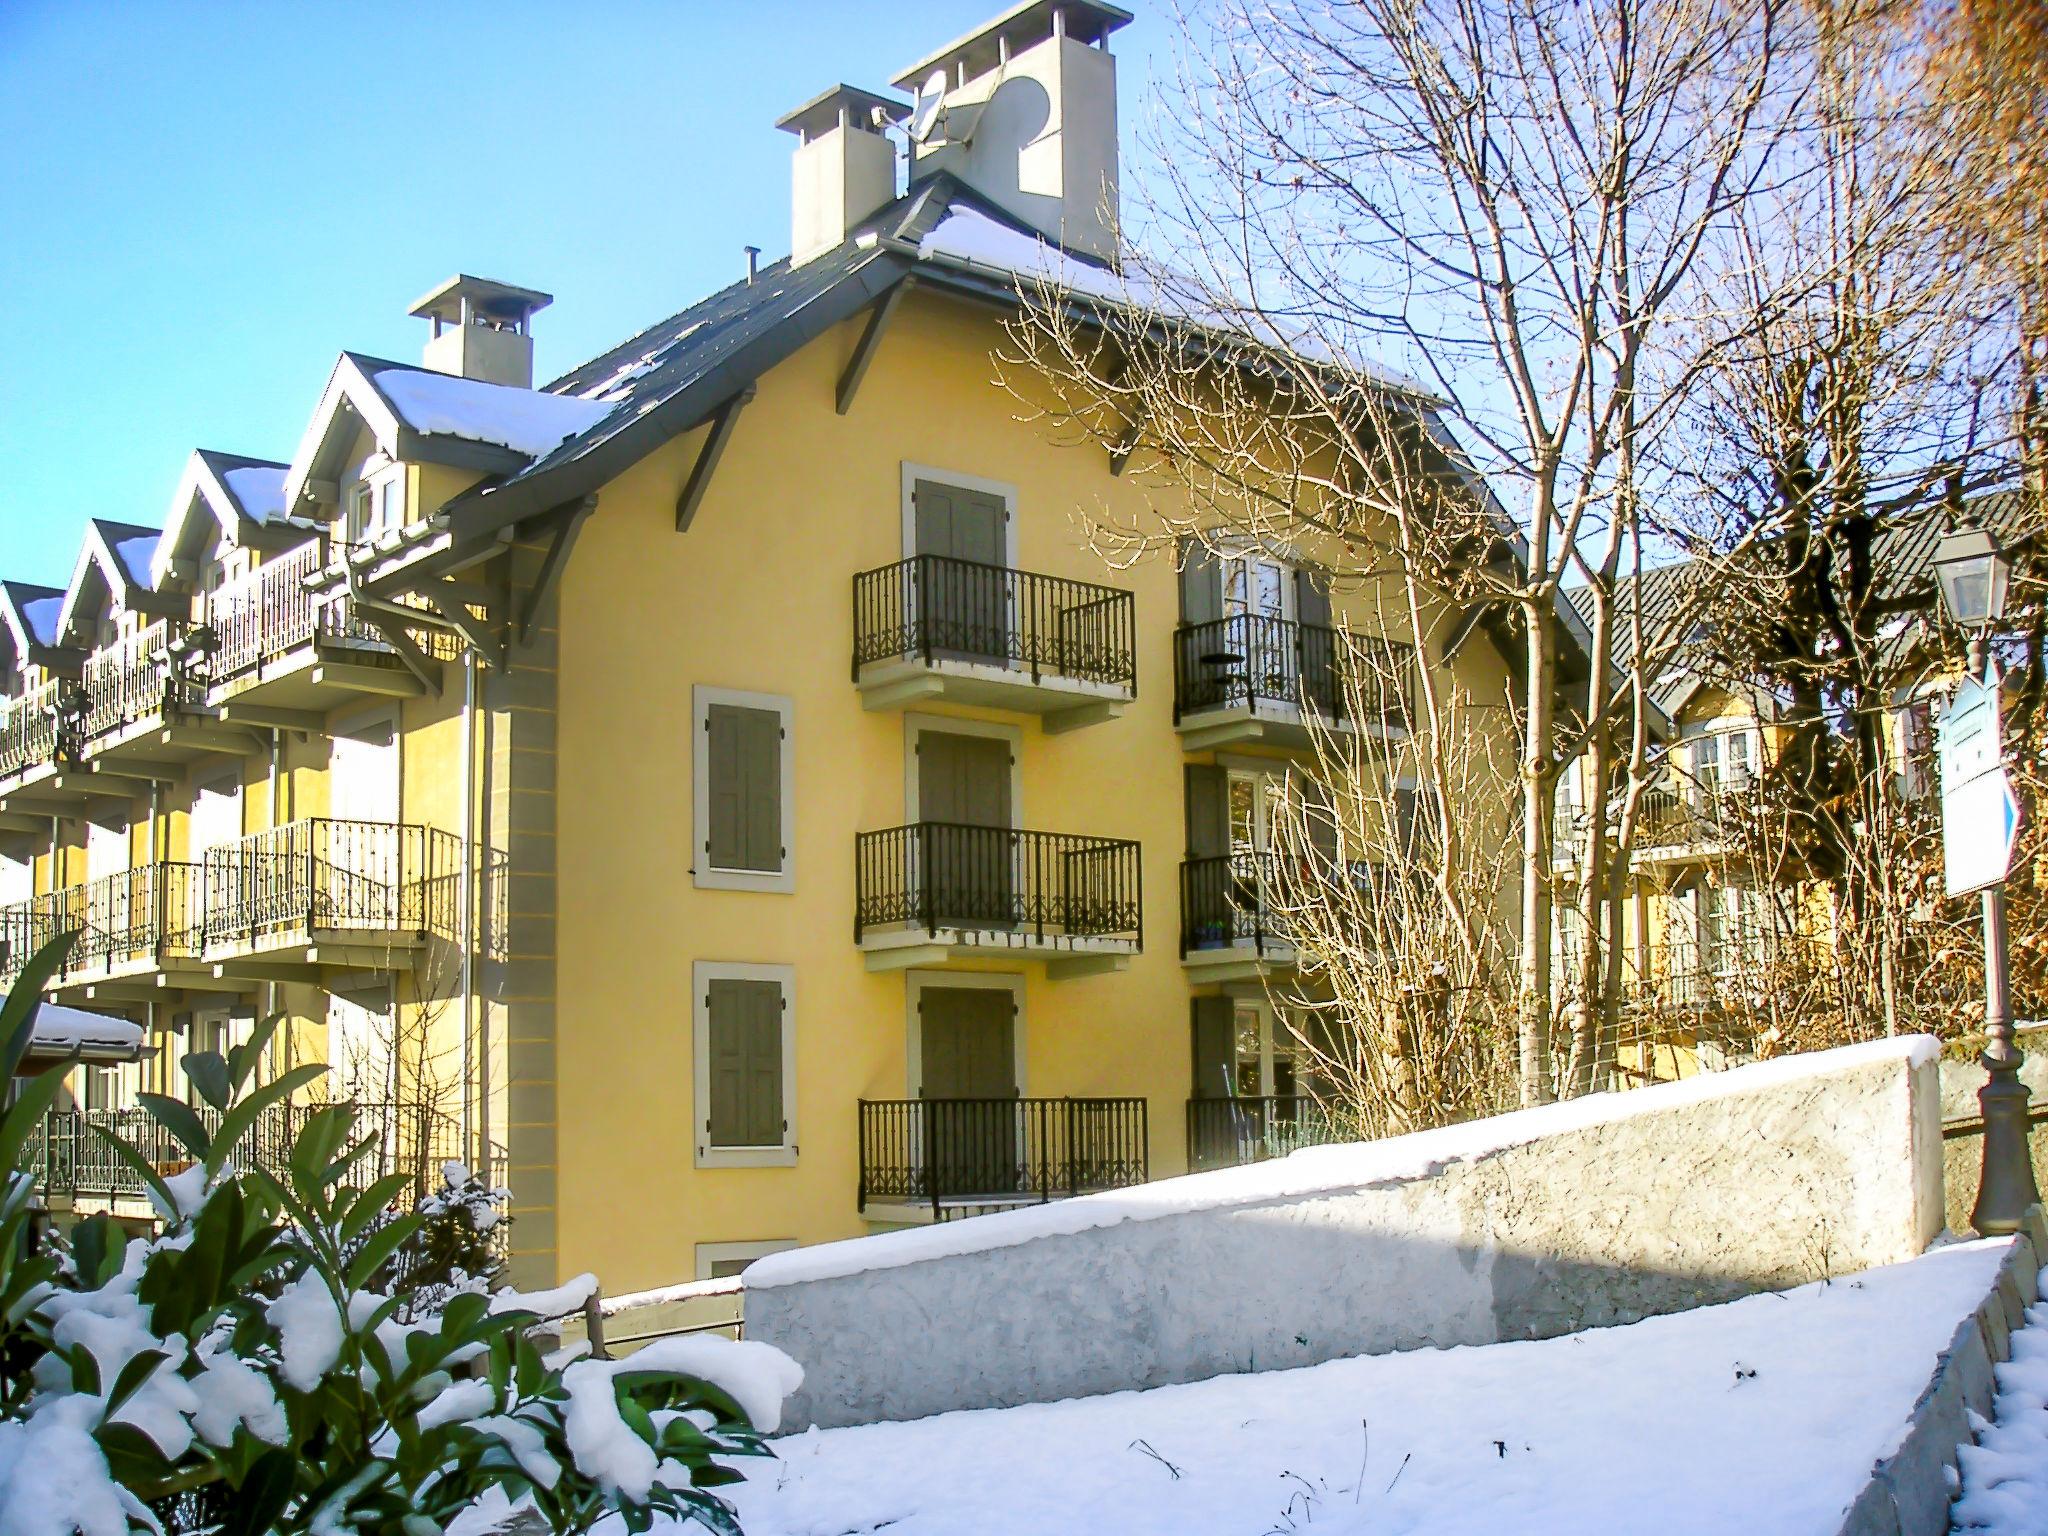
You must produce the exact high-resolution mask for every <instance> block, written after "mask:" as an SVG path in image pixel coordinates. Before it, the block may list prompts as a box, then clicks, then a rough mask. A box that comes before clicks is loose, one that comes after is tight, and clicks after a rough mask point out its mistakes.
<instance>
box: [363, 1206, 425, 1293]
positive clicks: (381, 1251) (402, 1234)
mask: <svg viewBox="0 0 2048 1536" xmlns="http://www.w3.org/2000/svg"><path fill="white" fill-rule="evenodd" d="M421 1225H422V1223H421V1221H420V1219H419V1217H417V1216H401V1217H399V1218H398V1220H396V1221H394V1222H392V1223H391V1225H390V1226H388V1227H379V1228H378V1229H377V1230H376V1231H375V1232H373V1233H371V1234H370V1238H369V1241H367V1242H365V1243H364V1244H363V1246H362V1247H361V1248H360V1249H359V1250H357V1252H356V1256H355V1257H354V1258H353V1259H350V1260H349V1264H348V1285H349V1289H350V1290H352V1291H360V1290H364V1289H366V1288H367V1287H368V1286H369V1283H370V1277H371V1276H372V1275H374V1274H376V1273H377V1271H378V1270H379V1269H381V1268H383V1266H384V1261H385V1260H386V1259H388V1258H390V1257H391V1255H392V1254H394V1253H396V1252H398V1250H399V1247H400V1246H401V1245H402V1244H403V1243H404V1242H405V1240H406V1239H407V1238H409V1237H411V1236H412V1235H413V1234H414V1233H415V1232H417V1231H419V1229H420V1227H421Z"/></svg>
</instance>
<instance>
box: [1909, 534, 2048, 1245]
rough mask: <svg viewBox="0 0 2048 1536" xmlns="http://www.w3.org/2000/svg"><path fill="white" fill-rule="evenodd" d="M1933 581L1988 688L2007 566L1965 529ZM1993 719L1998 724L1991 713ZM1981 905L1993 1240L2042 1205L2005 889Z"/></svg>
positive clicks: (1998, 886) (1981, 1210)
mask: <svg viewBox="0 0 2048 1536" xmlns="http://www.w3.org/2000/svg"><path fill="white" fill-rule="evenodd" d="M1934 574H1935V579H1936V580H1937V582H1938V583H1939V584H1940V587H1941V600H1942V604H1943V605H1944V606H1945V607H1946V608H1947V609H1948V612H1949V617H1950V618H1952V619H1953V620H1955V622H1956V625H1957V627H1958V628H1960V629H1961V630H1963V631H1964V633H1966V634H1967V635H1968V636H1969V637H1970V648H1969V658H1968V661H1967V663H1966V665H1967V666H1968V668H1969V675H1970V676H1971V677H1974V678H1986V679H1987V682H1989V680H1988V674H1989V672H1990V638H1989V637H1990V634H1991V631H1992V629H1993V628H1994V627H1995V626H1996V625H1997V623H1998V621H1999V619H2000V618H2002V617H2003V616H2004V613H2005V589H2006V583H2007V581H2008V579H2009V578H2010V576H2011V574H2012V563H2011V561H2010V560H2009V559H2008V558H2007V556H2006V554H2005V552H2004V550H2002V549H2000V548H1999V544H1998V540H1997V538H1996V537H1994V536H1993V535H1992V534H1991V532H1990V531H1989V530H1988V529H1984V528H1974V527H1962V528H1957V529H1955V530H1954V531H1952V532H1950V533H1945V534H1943V535H1942V537H1941V542H1940V543H1939V544H1938V545H1936V546H1935V551H1934ZM1989 686H1991V687H1993V688H1996V686H1997V685H1996V683H1995V682H1989ZM1995 697H1996V696H1995V694H1994V700H1995ZM1992 718H1993V719H1994V720H1995V719H1996V718H1997V713H1996V711H1995V710H1994V711H1993V712H1992ZM1995 747H1996V744H1995V743H1994V749H1995ZM1983 900H1984V1051H1983V1054H1982V1055H1981V1056H1980V1057H1979V1058H1978V1059H1979V1060H1980V1061H1981V1062H1982V1063H1983V1064H1984V1072H1985V1082H1984V1086H1983V1087H1982V1088H1979V1089H1978V1090H1977V1105H1978V1109H1979V1110H1980V1112H1981V1113H1982V1115H1983V1118H1984V1166H1983V1171H1982V1173H1981V1174H1980V1176H1979V1180H1978V1185H1977V1204H1976V1208H1975V1209H1974V1210H1973V1211H1971V1213H1970V1224H1971V1225H1972V1226H1973V1227H1975V1228H1976V1229H1977V1231H1978V1232H1979V1233H1980V1234H1983V1235H1985V1236H1991V1235H1993V1234H1996V1233H2005V1232H2017V1231H2018V1230H2019V1227H2020V1218H2021V1216H2022V1215H2024V1214H2025V1212H2026V1209H2027V1207H2028V1206H2030V1205H2032V1204H2034V1203H2035V1202H2036V1201H2038V1200H2039V1199H2040V1198H2041V1197H2040V1195H2039V1193H2038V1192H2037V1191H2036V1190H2035V1187H2034V1159H2033V1154H2032V1151H2031V1149H2030V1148H2029V1146H2028V1144H2027V1120H2028V1114H2027V1101H2028V1098H2029V1095H2028V1092H2027V1085H2026V1084H2025V1083H2023V1082H2021V1081H2020V1062H2021V1060H2022V1056H2021V1052H2020V1049H2019V1046H2018V1045H2017V1044H2016V1043H2015V1042H2014V1039H2013V1029H2012V994H2011V989H2010V986H2009V984H2008V982H2007V979H2006V965H2005V960H2006V942H2005V882H2004V881H2003V880H2000V881H1997V882H1994V883H1993V884H1991V885H1988V886H1986V887H1985V888H1984V897H1983Z"/></svg>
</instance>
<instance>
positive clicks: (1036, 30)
mask: <svg viewBox="0 0 2048 1536" xmlns="http://www.w3.org/2000/svg"><path fill="white" fill-rule="evenodd" d="M1055 11H1057V12H1059V13H1060V16H1061V19H1062V20H1063V21H1064V22H1065V24H1066V33H1067V36H1069V37H1071V38H1072V39H1073V40H1074V41H1075V42H1077V43H1085V44H1088V45H1089V46H1091V47H1092V46H1093V45H1095V44H1097V43H1100V42H1102V41H1103V40H1105V39H1106V38H1107V37H1108V36H1109V34H1110V33H1112V32H1114V31H1116V29H1117V28H1119V27H1123V26H1128V25H1129V24H1130V21H1131V13H1130V12H1129V11H1127V10H1124V9H1123V8H1122V7H1121V6H1115V5H1104V4H1102V3H1101V0H1022V3H1021V4H1018V5H1013V6H1011V7H1010V8H1009V9H1008V10H1007V11H1004V12H1003V13H1002V15H1000V16H998V17H996V18H995V19H994V20H992V21H988V22H984V23H983V24H982V25H981V26H979V27H976V28H975V29H974V30H973V31H972V32H969V33H968V34H967V35H966V36H964V37H959V38H955V39H954V40H953V41H952V42H950V43H948V44H947V45H946V46H945V47H943V48H941V49H939V50H938V51H937V52H935V53H929V54H926V55H925V56H924V57H923V58H921V59H919V60H918V61H917V62H916V63H915V64H913V65H911V66H910V67H909V68H908V69H906V70H904V71H903V72H902V73H901V74H900V75H898V76H897V77H896V78H895V79H894V80H892V81H890V82H889V83H890V84H891V85H893V86H895V87H896V89H897V90H899V91H914V90H916V89H917V88H918V87H919V86H920V85H922V84H923V83H924V81H925V80H926V78H927V77H928V76H929V75H930V74H931V72H932V71H933V70H935V69H937V68H939V67H940V66H941V65H944V66H945V67H946V70H947V73H949V74H950V73H952V70H953V66H955V65H965V66H966V70H967V78H968V79H970V80H972V79H974V78H975V77H976V76H977V75H985V74H987V73H988V72H989V71H990V70H992V69H994V68H995V67H996V65H997V64H998V63H1000V62H1001V60H1002V57H1003V45H1004V44H1008V45H1009V48H1010V51H1011V52H1012V53H1014V52H1016V51H1017V49H1018V47H1019V46H1020V45H1021V46H1024V47H1029V46H1030V45H1031V44H1033V43H1039V42H1043V41H1044V40H1045V39H1046V38H1048V37H1051V36H1052V34H1053V13H1054V12H1055Z"/></svg>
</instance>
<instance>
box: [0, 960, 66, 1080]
mask: <svg viewBox="0 0 2048 1536" xmlns="http://www.w3.org/2000/svg"><path fill="white" fill-rule="evenodd" d="M77 940H78V934H77V933H76V932H75V931H74V932H71V933H61V934H59V935H58V936H57V937H56V938H54V939H52V940H50V942H49V943H47V944H45V945H44V946H43V947H42V948H41V949H39V950H37V951H36V952H35V953H34V954H32V955H30V956H29V957H28V960H27V962H26V963H25V964H24V965H23V966H22V968H21V974H20V975H18V976H16V977H15V978H14V985H13V986H11V987H9V988H8V989H7V997H6V999H5V1000H4V1001H0V1083H4V1082H6V1081H7V1080H8V1079H9V1078H12V1077H13V1076H14V1075H15V1074H16V1073H17V1072H19V1071H20V1070H21V1061H22V1058H23V1057H24V1056H26V1055H28V1043H29V1039H30V1037H31V1036H32V1035H33V1034H34V1032H35V1020H36V1009H37V1008H38V1007H39V1006H40V1005H41V1004H42V1001H43V991H44V989H45V988H46V987H48V986H49V984H50V978H51V977H52V976H54V975H56V974H57V968H58V967H59V966H61V965H62V964H63V963H64V957H65V956H66V955H68V954H69V953H70V952H71V946H72V945H73V944H74V943H76V942H77Z"/></svg>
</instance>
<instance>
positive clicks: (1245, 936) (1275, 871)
mask: <svg viewBox="0 0 2048 1536" xmlns="http://www.w3.org/2000/svg"><path fill="white" fill-rule="evenodd" d="M1280 878H1281V870H1280V855H1278V854H1275V853H1269V852H1264V851H1254V850H1252V849H1240V850H1238V851H1236V852H1234V853H1226V854H1220V855H1218V856H1216V857H1214V858H1207V859H1187V860H1184V861H1183V862H1182V864H1181V866H1180V953H1181V958H1182V959H1186V958H1187V956H1188V954H1189V953H1190V952H1191V951H1199V950H1205V949H1234V948H1239V947H1242V946H1246V945H1249V946H1250V947H1251V948H1252V950H1254V951H1255V952H1256V953H1257V954H1259V955H1261V956H1264V955H1267V954H1276V953H1281V952H1291V951H1292V949H1293V947H1294V941H1293V939H1292V938H1290V937H1288V936H1287V934H1286V933H1285V932H1284V930H1283V928H1282V926H1281V924H1280V922H1279V920H1278V917H1279V915H1278V914H1277V913H1275V912H1274V911H1273V906H1272V904H1273V901H1274V898H1275V895H1276V894H1277V892H1278V890H1279V881H1280Z"/></svg>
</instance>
